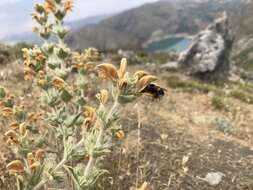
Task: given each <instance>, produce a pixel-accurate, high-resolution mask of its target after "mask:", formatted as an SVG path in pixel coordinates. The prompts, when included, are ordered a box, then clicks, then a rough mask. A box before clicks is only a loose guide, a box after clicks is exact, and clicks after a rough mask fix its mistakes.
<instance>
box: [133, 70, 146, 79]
mask: <svg viewBox="0 0 253 190" xmlns="http://www.w3.org/2000/svg"><path fill="white" fill-rule="evenodd" d="M147 75H148V73H147V72H145V71H137V72H135V73H134V77H135V78H137V80H140V79H141V78H142V77H144V76H147Z"/></svg>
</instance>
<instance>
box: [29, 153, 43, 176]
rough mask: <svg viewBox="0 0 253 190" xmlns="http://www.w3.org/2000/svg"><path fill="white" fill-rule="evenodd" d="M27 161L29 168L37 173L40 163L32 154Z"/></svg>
mask: <svg viewBox="0 0 253 190" xmlns="http://www.w3.org/2000/svg"><path fill="white" fill-rule="evenodd" d="M27 161H28V165H29V168H30V169H31V170H32V171H35V170H36V169H37V168H38V167H40V162H39V161H38V160H36V158H35V157H34V154H33V153H32V152H30V153H28V154H27Z"/></svg>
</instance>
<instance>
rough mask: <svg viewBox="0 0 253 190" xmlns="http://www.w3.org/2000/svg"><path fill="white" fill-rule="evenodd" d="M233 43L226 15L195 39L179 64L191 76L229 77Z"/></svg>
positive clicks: (181, 57)
mask: <svg viewBox="0 0 253 190" xmlns="http://www.w3.org/2000/svg"><path fill="white" fill-rule="evenodd" d="M233 41H234V40H233V35H232V32H231V30H230V26H229V22H228V17H227V14H226V13H224V14H223V16H222V17H220V18H219V19H217V20H215V22H214V23H213V24H211V25H209V26H208V27H207V28H206V29H205V30H203V31H201V32H200V33H199V34H197V35H196V37H194V38H193V41H192V44H191V45H190V47H189V48H188V49H187V50H186V51H185V52H183V53H182V54H181V55H180V58H179V62H180V63H181V64H182V66H183V68H185V69H186V70H187V71H188V73H189V74H191V75H196V76H199V77H201V78H210V77H212V78H220V77H222V78H224V77H227V76H228V75H229V71H230V53H231V50H232V44H233Z"/></svg>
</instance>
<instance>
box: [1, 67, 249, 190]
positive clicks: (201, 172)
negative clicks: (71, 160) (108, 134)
mask: <svg viewBox="0 0 253 190" xmlns="http://www.w3.org/2000/svg"><path fill="white" fill-rule="evenodd" d="M19 76H20V75H19V74H18V71H17V74H15V73H11V74H10V76H8V77H9V78H8V77H7V78H6V77H5V78H3V77H2V76H0V84H1V85H4V86H6V85H7V86H8V85H9V86H10V87H11V88H12V89H13V90H14V89H16V91H17V92H16V93H17V94H19V95H22V94H24V93H26V90H27V89H28V88H29V86H27V85H24V84H23V81H22V80H20V79H19ZM14 84H15V85H14ZM17 86H19V88H17ZM167 90H168V91H167V94H166V95H165V96H164V98H163V99H161V100H159V101H150V99H149V98H148V97H142V98H140V101H138V105H136V102H135V103H132V104H129V105H127V106H126V107H124V108H122V111H123V114H122V118H124V119H123V120H122V125H123V127H124V130H125V131H126V138H125V140H123V141H122V142H118V145H117V146H116V148H114V149H113V150H112V153H111V155H108V158H107V159H108V162H106V165H105V167H106V168H108V170H109V171H110V172H111V173H110V174H109V177H108V178H107V180H106V181H105V182H104V183H105V185H104V189H105V190H109V189H111V190H129V189H134V188H135V186H136V184H138V186H140V185H141V184H142V183H143V182H144V181H146V182H148V190H253V172H252V171H253V138H252V135H253V105H250V104H245V103H242V102H240V101H238V100H235V99H232V98H231V99H230V98H229V99H227V100H226V104H227V109H226V110H217V109H215V108H214V107H213V106H212V104H211V100H210V97H209V95H208V94H201V93H197V92H195V93H194V94H192V93H185V92H182V91H180V90H172V89H170V88H168V89H167ZM138 110H139V113H140V119H139V124H140V126H138ZM4 131H6V127H5V126H1V127H0V139H1V141H0V143H1V146H0V151H1V153H0V190H14V189H15V188H14V181H15V180H14V179H13V178H12V177H10V176H9V175H8V173H7V172H6V170H5V165H6V163H8V161H9V160H10V159H11V158H12V157H13V155H12V154H11V152H10V151H9V149H8V147H7V146H6V145H5V144H4V143H3V141H2V135H3V133H4ZM112 160H113V162H112ZM210 172H221V173H222V174H224V177H223V178H222V180H221V182H220V183H219V184H218V185H216V186H212V185H210V184H209V183H208V182H207V181H205V180H204V178H205V176H206V175H207V174H208V173H210Z"/></svg>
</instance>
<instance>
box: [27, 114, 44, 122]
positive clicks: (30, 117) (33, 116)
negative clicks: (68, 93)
mask: <svg viewBox="0 0 253 190" xmlns="http://www.w3.org/2000/svg"><path fill="white" fill-rule="evenodd" d="M43 115H44V113H43V112H39V113H35V112H32V113H29V114H28V117H27V120H28V121H29V122H37V121H38V120H40V119H41V118H42V117H43Z"/></svg>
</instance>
